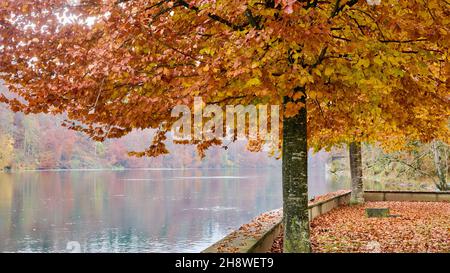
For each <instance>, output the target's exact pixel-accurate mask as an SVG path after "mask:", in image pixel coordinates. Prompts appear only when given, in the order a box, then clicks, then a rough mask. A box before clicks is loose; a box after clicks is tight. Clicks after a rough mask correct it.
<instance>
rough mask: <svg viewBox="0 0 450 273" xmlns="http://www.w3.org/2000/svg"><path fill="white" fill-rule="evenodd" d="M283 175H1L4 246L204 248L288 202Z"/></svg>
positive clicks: (146, 172) (0, 227)
mask: <svg viewBox="0 0 450 273" xmlns="http://www.w3.org/2000/svg"><path fill="white" fill-rule="evenodd" d="M219 177H220V179H219ZM279 181H280V180H279V176H278V172H276V171H275V172H267V173H264V174H262V173H261V171H253V173H251V171H249V170H246V171H245V173H243V171H239V170H202V171H200V170H133V171H116V172H114V171H70V172H24V173H15V174H0V251H13V252H15V251H25V252H55V251H56V252H63V251H66V245H67V243H68V242H69V241H78V242H79V243H80V245H81V250H82V251H85V252H196V251H200V250H202V249H204V248H205V247H207V246H209V245H210V244H211V242H214V241H216V240H218V239H220V238H221V237H223V236H224V235H226V234H227V233H228V232H229V231H230V230H231V229H233V228H236V227H237V226H239V225H241V224H242V223H245V222H247V221H248V220H250V219H251V218H252V217H254V216H255V215H257V214H258V213H261V212H263V211H266V210H269V209H275V208H278V207H280V205H281V189H280V184H279Z"/></svg>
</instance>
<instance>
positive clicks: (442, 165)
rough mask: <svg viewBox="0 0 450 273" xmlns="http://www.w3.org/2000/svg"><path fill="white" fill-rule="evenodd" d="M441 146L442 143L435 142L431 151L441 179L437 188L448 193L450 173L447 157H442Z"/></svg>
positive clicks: (437, 173)
mask: <svg viewBox="0 0 450 273" xmlns="http://www.w3.org/2000/svg"><path fill="white" fill-rule="evenodd" d="M439 144H440V143H439V141H437V140H434V141H433V142H432V143H431V151H432V152H433V162H434V166H435V169H436V175H437V177H438V179H439V183H437V184H436V187H437V188H438V189H439V190H441V191H447V190H449V187H448V184H447V172H448V165H447V164H448V163H447V156H445V157H443V156H442V154H441V149H440V147H439Z"/></svg>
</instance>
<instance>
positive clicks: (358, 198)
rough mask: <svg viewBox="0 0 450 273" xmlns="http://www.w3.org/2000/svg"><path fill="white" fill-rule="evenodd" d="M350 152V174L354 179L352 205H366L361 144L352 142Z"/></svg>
mask: <svg viewBox="0 0 450 273" xmlns="http://www.w3.org/2000/svg"><path fill="white" fill-rule="evenodd" d="M349 151H350V173H351V179H352V195H351V201H350V203H351V204H362V203H364V189H363V181H362V155H361V143H359V142H352V143H350V147H349Z"/></svg>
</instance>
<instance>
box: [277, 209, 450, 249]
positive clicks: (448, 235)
mask: <svg viewBox="0 0 450 273" xmlns="http://www.w3.org/2000/svg"><path fill="white" fill-rule="evenodd" d="M368 207H370V208H375V207H388V208H390V211H391V214H392V215H396V217H390V218H367V217H366V216H365V210H364V209H365V208H368ZM311 244H312V248H313V252H450V203H444V202H439V203H438V202H368V203H366V204H365V205H360V206H347V207H340V208H337V209H334V210H332V211H331V212H329V213H326V214H324V215H321V216H319V217H317V218H315V219H314V220H313V221H312V222H311ZM282 245H283V241H282V237H279V238H278V239H277V240H276V241H275V242H274V245H273V247H272V252H281V249H282Z"/></svg>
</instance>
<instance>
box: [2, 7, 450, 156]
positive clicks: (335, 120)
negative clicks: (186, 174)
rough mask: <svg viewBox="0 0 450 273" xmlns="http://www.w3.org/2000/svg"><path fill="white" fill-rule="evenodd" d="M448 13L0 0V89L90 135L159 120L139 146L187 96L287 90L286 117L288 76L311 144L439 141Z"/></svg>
mask: <svg viewBox="0 0 450 273" xmlns="http://www.w3.org/2000/svg"><path fill="white" fill-rule="evenodd" d="M449 13H450V4H449V3H448V2H447V1H440V0H400V1H397V0H383V1H381V2H380V4H379V5H369V4H368V3H367V2H366V1H357V0H347V1H340V0H336V1H335V0H330V1H317V0H310V1H294V0H275V1H273V0H246V1H242V0H226V1H224V0H215V1H213V0H192V1H185V0H174V1H169V0H108V1H107V0H105V1H103V0H79V1H74V0H71V1H68V0H45V1H44V0H14V1H13V0H6V1H2V2H1V3H0V78H1V79H2V80H4V81H5V82H6V84H7V85H8V87H9V89H10V90H11V91H12V92H13V93H15V94H17V95H18V96H17V97H7V96H5V95H1V97H0V100H1V101H3V102H6V103H8V104H9V105H10V106H11V108H12V109H13V110H15V111H24V112H25V113H41V112H43V113H55V114H56V113H62V112H67V113H68V117H69V119H70V122H68V123H67V125H68V126H69V127H71V128H72V129H76V130H80V131H84V132H85V133H87V134H89V135H90V136H91V137H93V138H94V139H96V140H103V139H105V138H116V137H121V136H123V135H125V134H128V133H129V132H131V131H132V130H133V129H145V128H159V129H160V131H161V133H159V134H157V135H156V137H155V139H154V142H153V144H152V145H151V146H150V147H149V149H148V150H147V151H145V152H144V153H140V154H137V155H147V156H154V155H158V154H161V153H165V152H166V150H165V147H164V145H163V143H162V142H163V141H164V140H165V137H164V133H165V132H166V131H167V129H168V128H169V125H170V124H171V122H173V118H171V117H170V111H171V109H172V108H173V107H174V106H176V105H179V104H187V105H189V104H191V103H192V102H193V97H194V96H201V97H202V98H203V100H204V101H205V102H206V103H218V104H221V105H224V104H232V103H240V104H265V103H270V104H282V102H283V98H285V97H289V98H290V99H289V101H288V102H286V103H285V105H284V106H285V107H284V115H285V116H286V117H290V116H295V115H296V114H297V113H298V111H299V110H300V109H301V108H302V107H303V106H304V104H305V103H304V102H303V100H302V99H301V98H302V96H304V94H303V92H300V91H298V89H296V88H298V87H301V88H304V90H305V92H306V96H307V100H306V104H307V106H308V126H309V130H308V137H309V139H310V141H309V143H310V145H311V146H313V147H316V148H321V147H324V146H330V145H332V144H334V143H339V142H348V141H353V140H357V141H364V140H366V141H379V140H386V139H387V137H388V136H389V137H390V139H395V140H398V141H404V139H405V136H407V137H408V138H414V139H420V140H423V141H429V140H431V139H433V138H441V139H443V140H444V141H447V142H448V137H449V136H448V135H449V134H448V127H447V121H448V117H449V113H450V106H449V105H450V104H449V84H450V83H449V81H448V74H449V71H450V65H449V63H448V56H449V41H450V27H449V25H450V16H449ZM163 123H164V124H165V127H162V126H161V124H163ZM197 144H199V143H197ZM211 144H214V143H200V144H199V145H204V147H203V148H205V147H207V146H209V145H211Z"/></svg>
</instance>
